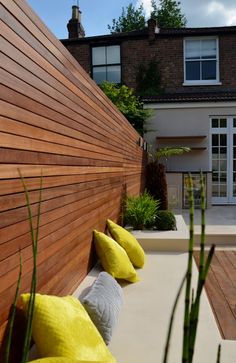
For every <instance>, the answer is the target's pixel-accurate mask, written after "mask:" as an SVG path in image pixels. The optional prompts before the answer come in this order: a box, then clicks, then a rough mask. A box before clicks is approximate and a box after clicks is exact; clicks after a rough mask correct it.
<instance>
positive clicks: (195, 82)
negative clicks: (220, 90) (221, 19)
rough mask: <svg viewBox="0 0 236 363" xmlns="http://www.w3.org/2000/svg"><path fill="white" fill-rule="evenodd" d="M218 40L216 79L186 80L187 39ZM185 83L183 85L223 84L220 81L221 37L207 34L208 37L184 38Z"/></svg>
mask: <svg viewBox="0 0 236 363" xmlns="http://www.w3.org/2000/svg"><path fill="white" fill-rule="evenodd" d="M207 39H214V40H216V79H215V80H195V81H194V80H186V59H185V56H186V41H187V40H207ZM183 61H184V83H183V86H204V85H205V86H207V85H221V84H222V83H221V82H220V69H219V38H218V37H217V36H207V37H187V38H184V57H183Z"/></svg>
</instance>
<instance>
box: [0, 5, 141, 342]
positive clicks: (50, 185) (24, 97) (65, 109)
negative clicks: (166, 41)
mask: <svg viewBox="0 0 236 363" xmlns="http://www.w3.org/2000/svg"><path fill="white" fill-rule="evenodd" d="M0 7H1V9H0V11H1V21H0V22H1V24H0V25H1V29H2V37H3V38H2V42H1V55H0V61H1V65H2V69H1V70H0V72H1V75H0V77H1V82H2V85H1V88H0V337H2V336H3V334H4V330H5V326H6V323H7V318H8V314H9V309H10V306H11V303H12V300H13V296H14V292H15V288H16V281H17V276H18V271H19V249H21V253H22V258H23V275H22V276H23V278H22V285H21V293H22V292H25V291H28V290H29V288H30V280H31V273H32V264H33V261H32V251H31V240H30V233H29V223H28V220H27V210H26V207H25V196H24V193H23V187H22V184H21V181H20V179H19V169H20V170H21V173H22V175H23V176H24V178H25V181H26V184H27V186H28V189H29V191H30V199H31V203H32V212H33V222H34V223H36V213H37V207H38V205H37V202H38V196H39V185H40V175H41V173H42V175H43V194H42V214H41V222H40V234H39V244H38V291H40V292H42V293H49V294H57V295H66V294H69V293H71V292H72V291H73V290H74V289H75V288H76V287H77V286H78V284H79V283H80V282H81V281H82V279H83V278H84V277H85V276H86V274H87V273H88V271H89V270H90V269H91V267H92V265H93V263H94V261H95V258H96V256H95V254H94V249H93V244H92V231H93V229H95V228H96V229H98V230H101V231H104V229H105V224H106V219H107V218H111V219H113V220H115V221H117V220H118V219H119V217H120V213H121V204H122V198H123V195H124V190H125V189H126V190H127V193H128V194H132V195H137V194H138V193H140V191H142V190H143V188H144V182H145V165H146V154H145V153H144V151H143V150H142V149H141V148H140V147H139V146H138V140H139V135H138V134H137V132H136V131H135V130H134V129H133V128H132V126H131V125H130V124H129V123H128V122H127V120H126V119H125V118H124V117H123V116H122V114H121V113H120V112H119V111H118V110H117V109H116V108H115V106H114V105H113V104H112V103H111V101H110V100H108V99H107V98H106V96H105V95H104V94H103V92H102V91H101V89H100V88H99V87H97V86H96V84H95V83H94V82H93V81H92V80H91V79H90V77H89V75H88V74H86V72H85V71H84V70H83V69H82V68H81V67H80V66H79V64H78V63H77V62H76V60H75V59H74V58H73V57H72V56H71V54H70V53H69V52H68V51H67V50H66V48H65V47H64V46H63V45H62V44H61V42H60V41H59V40H58V39H56V37H55V36H54V35H53V34H52V33H50V31H49V30H48V29H47V28H46V27H45V26H44V24H43V23H42V22H41V20H40V19H39V18H38V17H37V15H36V14H35V13H34V12H33V11H32V9H31V8H30V7H29V6H28V5H27V3H26V2H25V1H24V0H2V1H1V4H0Z"/></svg>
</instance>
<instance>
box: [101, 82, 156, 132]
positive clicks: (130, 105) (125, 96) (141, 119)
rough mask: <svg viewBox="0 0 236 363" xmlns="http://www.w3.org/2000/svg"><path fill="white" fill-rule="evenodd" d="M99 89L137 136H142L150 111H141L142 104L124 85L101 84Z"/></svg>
mask: <svg viewBox="0 0 236 363" xmlns="http://www.w3.org/2000/svg"><path fill="white" fill-rule="evenodd" d="M100 87H101V89H102V90H103V92H104V93H105V94H106V96H107V97H108V98H110V100H111V101H112V102H113V103H114V105H116V107H117V108H118V109H119V110H120V112H121V113H122V114H123V115H124V116H125V117H126V118H127V120H128V121H129V122H130V123H131V125H132V126H133V127H134V128H135V129H136V130H137V131H138V132H139V134H140V135H143V133H144V132H145V121H146V120H147V119H148V117H149V116H150V111H149V110H144V109H143V103H142V102H140V100H139V98H138V97H137V96H135V94H134V92H133V90H132V89H131V88H129V87H127V86H125V85H122V86H120V85H116V84H115V83H110V82H103V83H102V84H101V86H100Z"/></svg>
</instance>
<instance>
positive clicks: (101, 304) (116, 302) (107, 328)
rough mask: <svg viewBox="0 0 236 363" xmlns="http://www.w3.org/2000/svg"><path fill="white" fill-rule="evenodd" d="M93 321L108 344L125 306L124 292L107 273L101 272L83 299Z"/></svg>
mask: <svg viewBox="0 0 236 363" xmlns="http://www.w3.org/2000/svg"><path fill="white" fill-rule="evenodd" d="M81 302H82V304H83V305H84V307H85V309H86V310H87V312H88V314H89V316H90V318H91V320H92V321H93V323H94V324H95V325H96V327H97V329H98V331H99V332H100V334H101V336H102V337H103V339H104V341H105V342H106V344H108V343H109V342H110V340H111V337H112V332H113V329H114V327H115V325H116V323H117V320H118V315H119V312H120V309H121V306H122V304H123V291H122V289H121V287H120V285H119V284H118V282H117V281H116V280H115V279H114V278H113V277H112V276H111V275H109V274H108V273H107V272H100V274H99V275H98V277H97V279H96V280H95V282H94V283H93V285H92V286H91V288H90V290H89V292H88V293H87V294H86V295H85V296H83V297H82V298H81Z"/></svg>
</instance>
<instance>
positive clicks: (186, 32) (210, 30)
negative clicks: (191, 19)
mask: <svg viewBox="0 0 236 363" xmlns="http://www.w3.org/2000/svg"><path fill="white" fill-rule="evenodd" d="M218 34H236V26H223V27H203V28H179V29H177V28H165V29H161V30H160V32H159V33H156V34H155V37H156V38H158V37H169V36H175V37H179V36H180V37H183V36H190V35H191V36H195V35H196V36H197V35H218ZM147 36H148V28H144V29H141V30H134V31H131V32H123V33H113V34H104V35H94V36H90V37H84V38H78V39H77V38H76V39H61V42H62V43H77V42H79V43H84V42H85V43H87V42H93V41H98V40H105V41H106V40H115V41H117V40H121V39H123V38H136V39H137V38H143V37H147Z"/></svg>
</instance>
